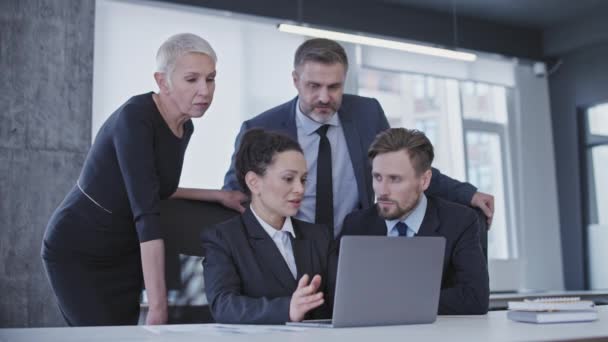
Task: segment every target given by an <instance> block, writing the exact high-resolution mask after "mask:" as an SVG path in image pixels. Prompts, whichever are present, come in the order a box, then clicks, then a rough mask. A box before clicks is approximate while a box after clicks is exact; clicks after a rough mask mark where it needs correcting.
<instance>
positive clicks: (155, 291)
mask: <svg viewBox="0 0 608 342" xmlns="http://www.w3.org/2000/svg"><path fill="white" fill-rule="evenodd" d="M156 60H157V71H156V72H155V73H154V78H155V80H156V83H157V84H158V87H159V91H158V93H154V92H150V93H147V94H142V95H137V96H134V97H132V98H130V99H129V100H128V101H127V102H126V103H125V104H123V105H122V106H121V107H120V108H118V109H117V110H116V111H115V112H114V113H113V114H112V115H111V116H110V117H109V118H108V119H107V121H106V122H105V123H104V124H103V126H102V127H101V129H100V130H99V133H98V134H97V137H96V139H95V142H94V143H93V146H92V147H91V149H90V151H89V154H88V156H87V158H86V160H85V162H84V166H83V168H82V171H81V173H80V177H79V178H78V180H77V181H76V184H75V185H74V187H73V188H72V189H71V191H70V192H69V193H68V194H67V196H66V198H65V199H64V200H63V202H62V203H61V204H60V205H59V207H58V208H57V210H55V212H54V213H53V215H52V217H51V219H50V221H49V223H48V226H47V229H46V233H45V236H44V241H43V245H42V258H43V261H44V265H45V268H46V271H47V275H48V278H49V280H50V283H51V286H52V287H53V290H54V292H55V295H56V296H57V300H58V302H59V307H60V309H61V312H62V314H63V316H64V318H65V320H66V322H67V323H68V324H69V325H72V326H89V325H128V324H137V321H138V317H139V297H140V293H141V289H142V285H143V284H144V283H145V287H146V290H147V295H148V303H149V311H148V316H147V318H146V323H147V324H163V323H166V322H167V295H166V286H165V276H164V272H165V267H164V242H163V235H162V232H161V227H160V219H159V218H160V213H159V204H160V201H161V200H162V199H166V198H186V199H195V200H205V201H214V202H219V203H221V204H223V205H225V206H227V207H229V208H232V209H235V210H237V211H241V212H242V211H243V210H244V208H243V207H242V206H241V202H242V201H243V200H245V195H244V194H242V193H240V192H231V191H220V190H204V189H184V188H178V184H179V178H180V174H181V170H182V164H183V161H184V153H185V151H186V147H187V146H188V142H189V140H190V136H191V135H192V132H193V129H194V126H193V124H192V121H191V119H193V118H199V117H201V116H203V114H204V113H205V112H206V111H207V109H208V108H209V106H210V105H211V102H212V100H213V93H214V91H215V75H216V68H215V67H216V61H217V57H216V54H215V51H214V50H213V48H212V47H211V45H209V43H208V42H207V41H206V40H204V39H202V38H201V37H198V36H196V35H194V34H189V33H184V34H178V35H174V36H172V37H170V38H169V39H167V41H165V42H164V43H163V44H162V45H161V47H160V48H159V50H158V54H157V57H156Z"/></svg>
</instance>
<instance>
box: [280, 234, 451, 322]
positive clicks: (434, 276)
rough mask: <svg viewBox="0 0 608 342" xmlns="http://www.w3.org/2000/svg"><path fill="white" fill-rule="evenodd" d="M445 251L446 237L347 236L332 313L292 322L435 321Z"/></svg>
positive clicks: (342, 251)
mask: <svg viewBox="0 0 608 342" xmlns="http://www.w3.org/2000/svg"><path fill="white" fill-rule="evenodd" d="M444 252H445V238H443V237H413V238H398V237H386V236H344V237H343V238H342V240H341V241H340V256H339V259H338V274H337V280H336V282H337V283H336V293H335V298H334V309H333V315H332V317H333V319H331V320H305V321H303V322H288V323H287V324H288V325H295V326H309V327H310V326H314V327H330V328H342V327H363V326H380V325H401V324H422V323H433V322H434V321H435V319H436V318H437V310H438V307H439V292H440V290H441V276H442V270H443V255H444Z"/></svg>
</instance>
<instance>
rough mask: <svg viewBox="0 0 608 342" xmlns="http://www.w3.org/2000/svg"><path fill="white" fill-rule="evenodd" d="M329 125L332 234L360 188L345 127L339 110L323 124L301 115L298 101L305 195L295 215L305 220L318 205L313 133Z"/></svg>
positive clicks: (355, 203) (316, 148) (312, 216)
mask: <svg viewBox="0 0 608 342" xmlns="http://www.w3.org/2000/svg"><path fill="white" fill-rule="evenodd" d="M325 124H327V125H329V126H330V127H329V129H328V130H327V139H328V140H329V145H330V146H331V174H332V188H333V189H332V191H333V197H334V234H335V236H336V237H337V236H338V235H339V234H340V231H341V230H342V223H343V221H344V218H345V217H346V215H348V214H349V213H351V212H352V211H353V210H355V209H357V208H358V207H359V190H358V188H357V179H356V178H355V170H354V168H353V163H352V161H351V159H350V152H349V151H348V145H347V143H346V137H345V136H344V128H343V127H342V123H341V122H340V117H339V116H338V114H337V113H336V114H334V115H333V116H332V117H331V119H330V120H329V121H328V122H326V123H324V124H322V123H318V122H316V121H314V120H313V119H311V118H309V117H308V116H306V115H304V113H302V111H301V110H300V101H299V100H298V102H297V103H296V129H297V132H298V143H299V144H300V146H302V150H303V151H304V158H305V159H306V165H307V167H308V176H307V177H306V185H305V189H304V198H303V199H302V205H301V206H300V210H299V211H298V214H297V215H296V216H295V217H296V218H297V219H299V220H302V221H306V222H311V223H314V222H315V211H316V205H317V158H318V157H319V141H321V137H320V136H319V134H317V133H316V131H317V129H319V127H321V126H323V125H325Z"/></svg>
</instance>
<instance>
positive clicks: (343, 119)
mask: <svg viewBox="0 0 608 342" xmlns="http://www.w3.org/2000/svg"><path fill="white" fill-rule="evenodd" d="M347 106H348V105H347V104H344V103H343V104H342V108H340V110H338V117H339V118H340V123H341V124H342V128H343V130H344V138H345V140H346V145H347V146H348V153H349V155H350V160H351V162H352V164H353V170H354V172H355V179H356V180H357V189H358V190H359V198H360V199H364V201H365V202H366V203H361V205H362V206H363V208H368V207H370V206H371V205H372V203H371V197H370V196H369V193H368V190H369V189H367V186H366V184H367V182H366V181H365V177H366V174H367V169H366V167H365V162H366V159H365V158H364V155H363V151H362V149H361V144H360V141H361V138H360V137H359V131H358V130H357V126H355V123H354V121H353V120H352V117H351V116H350V115H348V114H347V113H348V112H349V108H348V107H347Z"/></svg>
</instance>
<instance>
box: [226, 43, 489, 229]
mask: <svg viewBox="0 0 608 342" xmlns="http://www.w3.org/2000/svg"><path fill="white" fill-rule="evenodd" d="M347 70H348V58H347V56H346V52H345V51H344V49H343V48H342V46H340V44H338V43H336V42H335V41H333V40H329V39H320V38H315V39H309V40H307V41H305V42H304V43H302V44H301V45H300V46H299V47H298V49H297V50H296V53H295V58H294V70H293V73H292V78H293V83H294V86H295V88H296V89H297V91H298V96H297V97H296V98H294V99H293V100H291V101H289V102H286V103H284V104H282V105H279V106H277V107H275V108H272V109H269V110H267V111H266V112H264V113H262V114H259V115H257V116H256V117H254V118H252V119H250V120H247V121H245V122H244V123H243V125H242V126H241V131H240V132H239V134H238V136H237V138H236V141H235V144H234V145H235V151H237V150H238V148H239V145H240V141H241V137H242V136H243V135H244V134H245V132H246V131H247V130H249V129H252V128H262V129H266V130H271V131H277V132H281V133H283V134H286V135H287V136H289V137H291V138H292V139H294V140H296V141H297V142H298V143H299V144H300V146H302V150H303V151H304V157H305V158H306V164H307V166H308V178H307V182H306V188H305V191H304V198H303V200H302V206H301V207H300V211H299V212H298V214H297V216H296V218H298V219H300V220H302V221H306V222H312V223H320V224H325V225H326V226H328V227H329V228H330V230H331V233H332V235H333V236H338V234H339V233H340V229H341V223H342V221H343V220H344V217H346V215H347V214H348V213H350V212H352V211H353V210H357V209H365V208H369V207H371V206H372V205H373V204H374V197H373V193H372V186H371V183H372V180H371V177H370V170H369V164H368V162H367V157H366V155H365V152H366V150H367V149H368V148H369V145H370V144H371V142H372V141H373V140H374V137H375V136H376V134H378V133H379V132H382V131H384V130H385V129H387V128H389V125H388V120H387V119H386V116H385V115H384V111H383V110H382V107H381V106H380V103H378V101H377V100H376V99H372V98H367V97H362V96H357V95H349V94H344V83H345V80H346V73H347ZM234 160H235V156H234V155H233V156H232V164H231V166H230V169H229V170H228V172H227V173H226V176H225V178H224V187H223V189H224V190H228V189H230V190H243V189H241V188H240V186H239V184H238V182H237V181H236V175H235V172H234ZM428 193H431V194H435V195H438V196H441V197H442V198H445V199H447V200H450V201H454V202H458V203H461V204H463V205H471V206H473V207H478V208H480V209H481V210H483V211H484V214H485V215H486V216H487V217H488V224H489V223H490V222H491V217H492V214H493V212H494V197H493V196H491V195H488V194H484V193H481V192H477V189H476V188H475V187H474V186H473V185H471V184H469V183H465V182H459V181H457V180H454V179H452V178H450V177H448V176H445V175H443V174H441V172H439V170H437V169H433V181H432V183H431V185H430V187H429V190H428Z"/></svg>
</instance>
